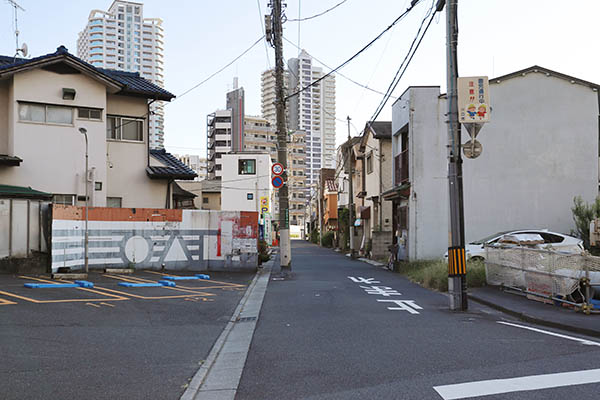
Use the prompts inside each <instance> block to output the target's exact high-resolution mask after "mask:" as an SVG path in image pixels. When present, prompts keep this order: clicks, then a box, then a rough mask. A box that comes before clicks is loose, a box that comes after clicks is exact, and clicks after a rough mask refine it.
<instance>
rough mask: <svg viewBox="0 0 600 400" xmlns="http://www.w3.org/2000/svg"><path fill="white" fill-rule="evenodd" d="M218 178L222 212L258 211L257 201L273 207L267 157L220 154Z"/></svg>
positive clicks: (247, 154) (254, 154) (238, 153)
mask: <svg viewBox="0 0 600 400" xmlns="http://www.w3.org/2000/svg"><path fill="white" fill-rule="evenodd" d="M221 160H222V165H223V170H222V173H223V174H222V177H221V210H222V211H257V212H259V213H260V210H261V205H260V200H261V198H263V197H266V198H268V199H269V206H270V207H272V205H273V201H272V192H273V191H272V186H271V156H270V155H269V153H256V152H237V153H229V154H223V156H222V157H221Z"/></svg>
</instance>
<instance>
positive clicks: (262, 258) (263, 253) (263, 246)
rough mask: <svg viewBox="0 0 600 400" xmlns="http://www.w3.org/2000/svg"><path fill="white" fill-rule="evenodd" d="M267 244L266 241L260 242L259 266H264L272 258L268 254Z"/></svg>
mask: <svg viewBox="0 0 600 400" xmlns="http://www.w3.org/2000/svg"><path fill="white" fill-rule="evenodd" d="M267 250H268V246H267V242H265V241H264V240H259V241H258V264H259V265H260V264H262V263H263V262H266V261H269V260H270V259H271V256H270V255H269V253H268V251H267Z"/></svg>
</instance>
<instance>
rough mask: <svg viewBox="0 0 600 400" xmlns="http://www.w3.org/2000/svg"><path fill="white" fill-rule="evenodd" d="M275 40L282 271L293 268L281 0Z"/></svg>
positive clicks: (275, 2)
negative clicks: (280, 170) (281, 182)
mask: <svg viewBox="0 0 600 400" xmlns="http://www.w3.org/2000/svg"><path fill="white" fill-rule="evenodd" d="M271 8H272V12H273V42H274V46H275V107H276V111H277V160H278V161H279V163H281V165H283V174H281V178H282V179H283V186H282V187H281V188H280V189H279V234H280V243H279V253H280V254H279V265H280V266H281V272H283V273H285V272H289V271H291V270H292V252H291V243H290V225H289V200H288V180H287V139H288V138H287V130H286V129H285V96H284V92H283V42H282V36H283V32H282V30H283V28H282V26H281V25H282V22H281V0H272V1H271Z"/></svg>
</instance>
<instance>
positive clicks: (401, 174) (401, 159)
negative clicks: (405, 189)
mask: <svg viewBox="0 0 600 400" xmlns="http://www.w3.org/2000/svg"><path fill="white" fill-rule="evenodd" d="M407 182H408V150H404V151H402V152H401V153H400V154H398V155H396V157H394V185H395V186H400V185H402V184H403V183H407Z"/></svg>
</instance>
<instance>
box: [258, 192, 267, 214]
mask: <svg viewBox="0 0 600 400" xmlns="http://www.w3.org/2000/svg"><path fill="white" fill-rule="evenodd" d="M260 212H261V213H263V214H264V213H268V212H269V198H268V197H266V196H263V197H261V198H260Z"/></svg>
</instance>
